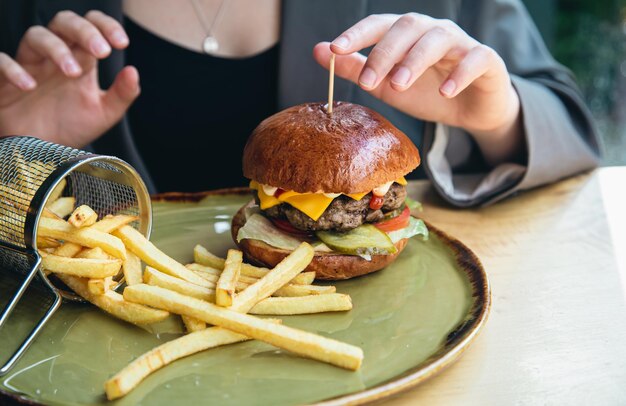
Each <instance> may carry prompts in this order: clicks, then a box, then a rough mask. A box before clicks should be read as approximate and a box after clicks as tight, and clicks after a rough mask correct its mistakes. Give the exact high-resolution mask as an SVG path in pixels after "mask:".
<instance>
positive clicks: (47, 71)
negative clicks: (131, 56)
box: [0, 11, 139, 148]
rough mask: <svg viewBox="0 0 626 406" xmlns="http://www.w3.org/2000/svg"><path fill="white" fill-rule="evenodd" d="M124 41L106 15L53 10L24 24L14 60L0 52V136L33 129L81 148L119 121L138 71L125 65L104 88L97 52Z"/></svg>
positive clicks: (125, 43) (120, 30)
mask: <svg viewBox="0 0 626 406" xmlns="http://www.w3.org/2000/svg"><path fill="white" fill-rule="evenodd" d="M127 46H128V37H127V36H126V33H125V32H124V29H123V28H122V26H121V25H120V24H119V23H118V22H117V21H115V20H114V19H113V18H111V17H109V16H107V15H105V14H103V13H101V12H99V11H90V12H89V13H87V14H86V15H85V17H84V18H83V17H81V16H78V15H77V14H75V13H73V12H71V11H62V12H60V13H58V14H57V15H56V16H55V17H54V19H52V21H51V22H50V24H49V25H48V27H47V28H46V27H42V26H34V27H31V28H30V29H29V30H28V31H27V32H26V34H25V35H24V37H23V38H22V40H21V42H20V44H19V47H18V50H17V55H16V58H15V60H13V59H11V58H10V57H9V56H8V55H6V54H3V53H0V135H34V136H36V137H39V138H42V139H45V140H49V141H53V142H57V143H60V144H64V145H68V146H73V147H79V148H80V147H83V146H85V145H86V144H88V143H90V142H91V141H93V140H94V139H96V138H97V137H98V136H100V135H101V134H102V133H104V132H105V131H106V130H108V129H109V128H110V127H111V126H113V124H115V123H116V122H117V121H119V120H120V118H121V117H122V116H123V114H124V113H125V112H126V110H127V109H128V107H129V106H130V104H131V103H132V102H133V100H134V99H135V98H136V97H137V96H138V95H139V75H138V74H137V70H136V69H135V68H133V67H129V66H127V67H125V68H124V69H123V70H122V71H121V72H119V74H118V75H117V77H116V79H115V81H114V83H113V85H112V86H111V87H110V88H109V89H108V90H107V91H103V90H102V89H100V86H99V84H98V59H103V58H106V57H107V56H109V54H110V53H111V48H112V47H113V48H115V49H123V48H126V47H127Z"/></svg>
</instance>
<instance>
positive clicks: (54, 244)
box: [37, 237, 61, 248]
mask: <svg viewBox="0 0 626 406" xmlns="http://www.w3.org/2000/svg"><path fill="white" fill-rule="evenodd" d="M60 246H61V243H60V242H59V241H57V240H55V239H54V238H46V237H39V238H37V248H58V247H60Z"/></svg>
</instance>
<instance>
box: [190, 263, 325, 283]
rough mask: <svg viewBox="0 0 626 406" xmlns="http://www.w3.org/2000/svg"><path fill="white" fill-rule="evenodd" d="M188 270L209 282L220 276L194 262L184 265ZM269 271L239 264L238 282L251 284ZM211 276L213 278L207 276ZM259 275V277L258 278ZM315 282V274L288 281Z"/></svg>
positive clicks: (306, 274)
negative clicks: (199, 274)
mask: <svg viewBox="0 0 626 406" xmlns="http://www.w3.org/2000/svg"><path fill="white" fill-rule="evenodd" d="M185 266H186V267H187V268H188V269H191V270H192V271H199V272H196V273H203V274H204V276H205V279H207V280H210V281H217V278H218V277H219V276H220V275H221V274H222V270H221V269H217V268H214V267H212V266H209V265H202V264H200V263H197V262H194V263H191V264H187V265H185ZM269 271H270V270H269V269H267V268H257V267H255V266H252V265H250V264H244V263H242V264H241V276H240V277H239V280H240V281H242V282H246V283H247V284H252V283H254V282H256V281H257V280H258V279H259V278H262V277H264V276H265V275H267V273H268V272H269ZM209 275H213V276H209ZM259 275H260V276H259ZM314 280H315V272H300V273H299V274H298V275H296V276H295V277H294V278H293V279H292V280H290V281H289V283H291V284H296V285H310V284H311V283H313V281H314Z"/></svg>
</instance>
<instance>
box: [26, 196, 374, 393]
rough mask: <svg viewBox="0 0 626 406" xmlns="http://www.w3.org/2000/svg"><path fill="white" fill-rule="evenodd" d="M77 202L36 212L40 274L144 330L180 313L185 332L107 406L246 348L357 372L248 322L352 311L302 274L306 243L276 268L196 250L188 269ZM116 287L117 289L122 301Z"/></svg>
mask: <svg viewBox="0 0 626 406" xmlns="http://www.w3.org/2000/svg"><path fill="white" fill-rule="evenodd" d="M61 191H62V189H61ZM55 193H56V192H55ZM75 203H76V202H75V201H74V198H72V197H61V192H59V193H58V194H56V195H55V196H54V199H53V200H50V203H48V204H47V205H46V208H45V209H44V211H43V213H42V216H41V219H40V222H39V225H38V233H37V242H38V249H39V252H40V253H41V256H42V267H43V270H44V272H45V273H46V274H47V275H49V276H51V277H52V276H53V277H56V278H58V279H59V280H61V281H62V282H63V283H64V284H65V285H67V286H68V287H69V288H70V289H72V290H73V291H74V292H75V293H76V294H78V295H80V296H81V297H83V298H84V299H85V300H87V301H89V302H91V303H93V304H94V305H95V306H97V307H99V308H100V309H102V310H104V311H105V312H107V313H110V314H111V315H113V316H115V317H117V318H119V319H122V320H125V321H127V322H130V323H133V324H137V325H146V324H152V323H157V322H159V321H162V320H164V319H165V318H167V317H168V316H169V315H170V314H176V315H180V318H181V319H182V323H183V324H184V326H185V330H186V331H187V334H186V335H183V336H181V337H179V338H177V339H174V340H172V341H170V342H167V343H165V344H163V345H160V346H159V347H156V348H154V349H152V350H151V351H149V352H147V353H146V354H144V355H142V356H140V357H139V358H137V359H135V360H134V361H133V362H131V363H130V364H129V365H128V366H126V367H125V368H124V369H123V370H121V371H120V372H119V373H117V374H116V375H115V376H113V377H111V378H110V379H109V380H108V381H106V382H105V385H104V388H105V392H106V395H107V397H108V399H116V398H119V397H121V396H124V395H126V394H127V393H129V392H130V391H131V390H132V389H133V388H135V387H136V386H137V385H138V384H139V383H140V382H141V381H142V380H143V379H144V378H145V377H146V376H148V375H149V374H151V373H152V372H154V371H156V370H158V369H160V368H162V367H164V366H166V365H168V364H169V363H171V362H173V361H175V360H177V359H180V358H182V357H186V356H188V355H191V354H194V353H197V352H199V351H203V350H207V349H210V348H214V347H218V346H222V345H226V344H231V343H236V342H240V341H246V340H250V339H256V340H261V341H264V342H266V343H269V344H272V345H274V346H276V347H279V348H282V349H286V350H288V351H291V352H294V353H296V354H299V355H301V356H303V357H308V358H312V359H316V360H319V361H323V362H327V363H330V364H333V365H336V366H339V367H342V368H346V369H349V370H357V369H358V368H359V367H360V365H361V362H362V360H363V352H362V350H361V349H360V348H359V347H356V346H353V345H350V344H346V343H343V342H339V341H336V340H333V339H329V338H326V337H323V336H320V335H317V334H313V333H310V332H305V331H302V330H297V329H294V328H291V327H287V326H285V325H282V324H281V320H278V319H267V318H258V317H255V316H253V315H294V314H307V313H320V312H331V311H347V310H350V309H351V308H352V301H351V298H350V296H348V295H345V294H340V293H336V288H335V287H334V286H318V285H313V284H312V283H313V280H314V278H315V273H314V272H303V270H304V269H305V268H306V267H307V265H308V264H309V263H310V261H311V260H312V258H313V253H314V252H313V248H312V247H311V246H310V245H309V244H307V243H302V244H301V245H300V246H299V247H298V248H297V249H296V250H294V251H293V252H292V253H291V254H290V255H289V256H287V257H286V258H285V259H284V260H283V261H282V262H280V263H279V264H278V265H277V266H276V267H274V268H272V269H267V268H260V267H256V266H253V265H251V264H248V263H244V262H243V256H242V253H241V251H238V250H234V249H231V250H229V251H228V254H227V256H226V258H220V257H218V256H216V255H214V254H212V253H210V252H209V251H208V250H207V249H206V248H204V247H202V246H200V245H196V247H195V248H194V249H193V256H194V262H193V263H190V264H187V265H183V264H181V263H179V262H178V261H176V260H174V259H173V258H171V257H170V256H168V255H167V254H165V253H164V252H162V251H161V250H159V249H158V248H157V247H156V246H155V245H154V244H152V243H151V242H150V241H148V240H147V239H146V238H145V237H144V236H143V235H142V234H141V233H140V232H139V231H137V230H136V229H135V228H133V226H132V224H131V223H133V222H134V221H136V220H137V218H136V217H134V216H128V215H115V216H112V215H108V216H105V217H103V218H98V215H97V214H96V213H95V212H94V211H93V210H92V209H91V208H90V207H88V206H84V205H83V206H78V207H75V206H76V204H75ZM142 263H143V264H145V267H144V266H143V265H142ZM121 282H124V284H121ZM116 286H123V290H122V291H121V293H118V292H117V291H115V290H114V288H115V287H116ZM118 290H119V289H118Z"/></svg>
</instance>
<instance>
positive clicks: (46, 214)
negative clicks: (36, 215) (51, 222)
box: [41, 207, 62, 220]
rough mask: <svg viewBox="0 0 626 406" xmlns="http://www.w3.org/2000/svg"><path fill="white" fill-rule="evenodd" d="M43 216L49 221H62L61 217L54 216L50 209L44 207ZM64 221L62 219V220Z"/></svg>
mask: <svg viewBox="0 0 626 406" xmlns="http://www.w3.org/2000/svg"><path fill="white" fill-rule="evenodd" d="M41 216H42V217H47V218H49V219H57V220H59V219H61V217H59V216H57V215H56V214H54V213H53V212H52V211H50V209H49V208H47V207H44V208H43V210H42V211H41ZM61 220H62V219H61Z"/></svg>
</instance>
